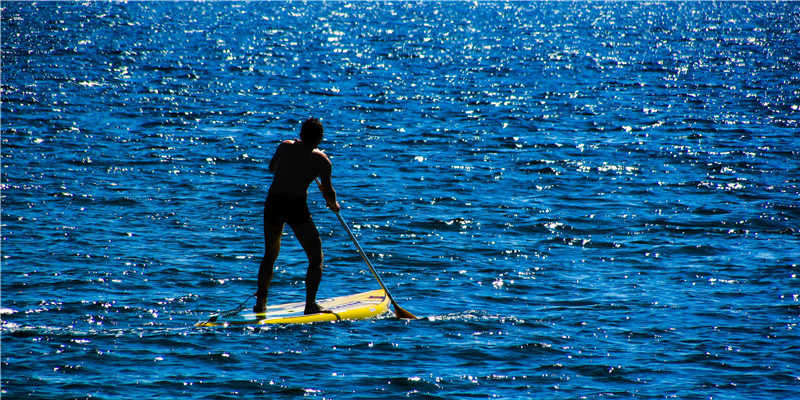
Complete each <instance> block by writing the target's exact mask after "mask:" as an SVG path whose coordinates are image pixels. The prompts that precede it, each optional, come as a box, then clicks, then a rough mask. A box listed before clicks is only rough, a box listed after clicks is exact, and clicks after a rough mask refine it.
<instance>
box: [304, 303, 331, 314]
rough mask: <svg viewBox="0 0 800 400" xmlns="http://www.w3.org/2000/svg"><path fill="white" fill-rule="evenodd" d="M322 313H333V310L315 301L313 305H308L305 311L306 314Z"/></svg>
mask: <svg viewBox="0 0 800 400" xmlns="http://www.w3.org/2000/svg"><path fill="white" fill-rule="evenodd" d="M322 313H333V311H331V310H328V309H327V308H322V307H320V305H319V304H317V303H314V304H313V305H311V306H309V305H306V310H305V312H304V314H305V315H310V314H322Z"/></svg>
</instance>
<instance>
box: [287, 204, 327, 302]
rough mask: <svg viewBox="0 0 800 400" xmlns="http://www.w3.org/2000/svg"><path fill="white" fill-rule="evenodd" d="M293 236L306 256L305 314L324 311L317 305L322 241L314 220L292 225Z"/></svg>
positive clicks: (320, 279)
mask: <svg viewBox="0 0 800 400" xmlns="http://www.w3.org/2000/svg"><path fill="white" fill-rule="evenodd" d="M292 230H293V231H294V235H295V237H297V240H298V241H300V244H301V245H302V246H303V250H305V252H306V256H307V257H308V271H307V272H306V309H305V313H306V314H316V313H319V312H324V311H325V310H323V309H322V308H320V306H319V305H317V289H319V283H320V281H322V260H323V254H322V241H321V240H320V238H319V231H317V226H316V225H315V224H314V220H312V219H310V218H309V219H308V220H307V221H306V222H303V223H301V224H299V225H297V226H294V227H292Z"/></svg>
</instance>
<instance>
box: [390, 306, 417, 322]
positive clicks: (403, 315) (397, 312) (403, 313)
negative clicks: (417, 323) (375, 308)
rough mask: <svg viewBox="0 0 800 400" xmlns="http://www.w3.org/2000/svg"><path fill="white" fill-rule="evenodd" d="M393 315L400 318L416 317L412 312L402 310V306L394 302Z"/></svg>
mask: <svg viewBox="0 0 800 400" xmlns="http://www.w3.org/2000/svg"><path fill="white" fill-rule="evenodd" d="M394 315H395V316H396V317H397V318H402V319H418V318H417V317H416V316H415V315H414V314H412V313H410V312H408V311H406V310H404V309H403V308H402V307H400V306H398V305H397V303H394Z"/></svg>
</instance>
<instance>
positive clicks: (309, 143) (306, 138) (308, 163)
mask: <svg viewBox="0 0 800 400" xmlns="http://www.w3.org/2000/svg"><path fill="white" fill-rule="evenodd" d="M320 143H322V123H321V122H320V121H319V120H318V119H316V118H309V119H308V120H306V121H305V122H304V123H303V125H302V127H301V128H300V139H299V140H296V139H295V140H286V141H284V142H282V143H281V144H280V145H279V146H278V149H277V150H276V151H275V156H274V157H273V158H272V161H270V163H269V170H270V172H272V173H273V174H274V175H275V176H274V178H273V180H272V185H270V187H269V194H268V195H267V199H266V201H265V202H264V242H265V248H264V258H263V259H262V260H261V266H260V267H259V269H258V292H256V305H255V307H253V311H255V312H256V313H261V312H264V311H266V309H267V291H268V290H269V284H270V282H271V281H272V273H273V269H274V267H275V260H277V259H278V253H279V252H280V249H281V235H283V225H284V223H286V224H289V226H290V227H291V228H292V231H293V232H294V235H295V237H297V240H298V241H300V244H301V245H302V246H303V250H305V252H306V256H308V272H307V273H306V308H305V313H306V314H316V313H320V312H326V311H327V312H329V311H328V310H324V309H322V308H321V307H320V306H319V305H318V304H317V302H316V298H317V289H318V288H319V283H320V281H321V280H322V259H323V255H322V241H321V240H320V237H319V232H318V231H317V226H316V225H315V224H314V221H313V220H312V219H311V213H310V212H309V211H308V205H307V204H306V196H307V195H308V186H309V185H310V184H311V182H313V181H314V179H315V178H317V176H319V178H320V186H319V188H320V190H321V191H322V195H323V197H324V198H325V201H326V202H327V203H328V207H329V208H330V209H331V210H333V211H334V212H339V210H340V207H339V203H338V202H337V201H336V191H335V190H333V184H332V183H331V167H332V166H331V160H330V159H328V156H326V155H325V153H323V152H322V151H320V150H319V149H317V146H319V144H320Z"/></svg>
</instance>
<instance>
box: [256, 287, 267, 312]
mask: <svg viewBox="0 0 800 400" xmlns="http://www.w3.org/2000/svg"><path fill="white" fill-rule="evenodd" d="M265 311H267V291H266V290H263V291H262V290H259V291H258V292H256V305H255V306H253V312H254V313H256V314H260V313H263V312H265Z"/></svg>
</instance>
